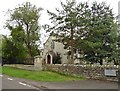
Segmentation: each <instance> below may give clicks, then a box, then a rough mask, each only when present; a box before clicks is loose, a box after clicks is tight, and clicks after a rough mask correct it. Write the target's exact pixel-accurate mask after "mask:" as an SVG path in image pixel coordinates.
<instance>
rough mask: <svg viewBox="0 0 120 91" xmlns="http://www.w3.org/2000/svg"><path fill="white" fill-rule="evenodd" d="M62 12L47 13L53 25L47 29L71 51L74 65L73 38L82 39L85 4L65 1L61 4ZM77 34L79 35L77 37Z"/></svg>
mask: <svg viewBox="0 0 120 91" xmlns="http://www.w3.org/2000/svg"><path fill="white" fill-rule="evenodd" d="M61 6H62V10H59V9H56V11H57V13H52V12H50V11H48V14H49V15H50V16H51V17H50V20H51V21H52V23H53V24H54V26H53V27H48V31H49V32H51V33H52V34H53V35H55V36H57V38H59V39H60V40H61V41H62V42H63V44H64V43H66V45H67V47H66V48H68V47H70V50H71V61H70V63H72V64H73V63H74V49H75V38H76V37H78V36H80V37H82V36H83V35H84V34H85V33H86V32H85V27H84V21H85V20H84V14H85V13H87V12H88V11H87V8H88V5H87V3H84V4H82V3H80V4H78V5H77V4H76V1H75V0H71V1H69V0H67V1H66V4H63V3H62V2H61ZM78 33H81V34H80V35H78Z"/></svg>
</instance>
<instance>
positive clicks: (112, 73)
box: [105, 69, 117, 76]
mask: <svg viewBox="0 0 120 91" xmlns="http://www.w3.org/2000/svg"><path fill="white" fill-rule="evenodd" d="M116 71H117V70H111V69H105V76H117V74H116V73H117V72H116Z"/></svg>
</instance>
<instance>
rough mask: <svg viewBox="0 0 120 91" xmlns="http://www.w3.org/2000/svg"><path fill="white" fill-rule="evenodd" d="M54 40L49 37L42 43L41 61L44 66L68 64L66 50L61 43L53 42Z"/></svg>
mask: <svg viewBox="0 0 120 91" xmlns="http://www.w3.org/2000/svg"><path fill="white" fill-rule="evenodd" d="M55 40H56V38H55V37H53V36H50V37H49V38H48V39H47V41H46V42H45V43H44V49H43V55H42V57H43V60H44V62H45V64H64V63H68V59H67V49H64V45H63V44H62V43H61V42H57V41H55Z"/></svg>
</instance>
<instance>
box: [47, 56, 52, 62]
mask: <svg viewBox="0 0 120 91" xmlns="http://www.w3.org/2000/svg"><path fill="white" fill-rule="evenodd" d="M50 63H51V56H50V55H47V64H50Z"/></svg>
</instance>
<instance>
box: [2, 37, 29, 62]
mask: <svg viewBox="0 0 120 91" xmlns="http://www.w3.org/2000/svg"><path fill="white" fill-rule="evenodd" d="M14 41H15V40H14V39H12V38H7V37H6V36H3V39H2V57H3V61H5V63H23V61H24V59H25V58H26V57H27V50H26V48H25V47H24V46H23V44H22V43H20V42H14ZM4 59H5V60H4Z"/></svg>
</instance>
